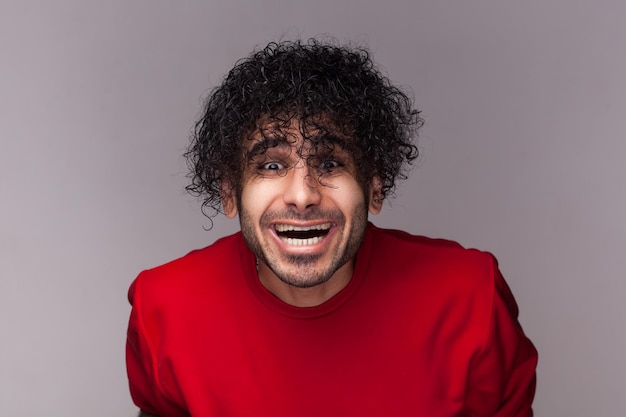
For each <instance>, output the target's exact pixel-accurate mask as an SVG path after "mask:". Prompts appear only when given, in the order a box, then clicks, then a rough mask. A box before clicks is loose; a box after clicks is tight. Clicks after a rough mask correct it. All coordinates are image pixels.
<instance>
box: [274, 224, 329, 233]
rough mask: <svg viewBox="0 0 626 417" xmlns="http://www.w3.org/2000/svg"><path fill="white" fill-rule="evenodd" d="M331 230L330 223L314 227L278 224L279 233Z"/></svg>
mask: <svg viewBox="0 0 626 417" xmlns="http://www.w3.org/2000/svg"><path fill="white" fill-rule="evenodd" d="M327 229H330V223H322V224H316V225H313V226H294V225H291V224H277V225H276V231H277V232H291V231H294V232H306V231H309V230H327Z"/></svg>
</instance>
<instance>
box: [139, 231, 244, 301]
mask: <svg viewBox="0 0 626 417" xmlns="http://www.w3.org/2000/svg"><path fill="white" fill-rule="evenodd" d="M241 240H242V238H241V235H240V233H236V234H233V235H230V236H227V237H223V238H221V239H219V240H217V241H216V242H215V243H213V244H211V245H209V246H207V247H205V248H202V249H196V250H193V251H191V252H189V253H188V254H186V255H184V256H182V257H180V258H177V259H174V260H172V261H170V262H167V263H165V264H163V265H160V266H157V267H154V268H151V269H147V270H144V271H142V272H141V273H140V274H139V275H138V276H137V278H136V279H135V281H133V283H132V285H131V287H130V289H129V293H128V296H129V300H130V302H131V304H132V303H133V301H134V300H133V299H134V298H135V297H136V296H137V293H141V294H142V297H150V298H156V299H158V298H160V296H164V297H166V298H168V299H172V298H174V297H175V295H176V294H179V293H181V292H189V291H191V292H193V291H195V290H197V289H198V287H200V286H207V285H214V284H215V283H217V282H218V280H217V278H219V277H222V276H230V275H233V274H234V271H236V270H237V269H236V266H237V265H240V264H241V259H240V250H239V247H240V244H241Z"/></svg>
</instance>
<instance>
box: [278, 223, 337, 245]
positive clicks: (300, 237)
mask: <svg viewBox="0 0 626 417" xmlns="http://www.w3.org/2000/svg"><path fill="white" fill-rule="evenodd" d="M331 226H332V225H331V223H321V224H315V225H311V226H295V225H292V224H280V223H279V224H275V225H274V230H275V231H276V235H277V236H278V238H279V239H280V240H281V241H283V242H284V243H286V244H287V245H290V246H311V245H315V244H316V243H319V242H321V241H322V239H324V237H326V235H328V232H329V231H330V228H331Z"/></svg>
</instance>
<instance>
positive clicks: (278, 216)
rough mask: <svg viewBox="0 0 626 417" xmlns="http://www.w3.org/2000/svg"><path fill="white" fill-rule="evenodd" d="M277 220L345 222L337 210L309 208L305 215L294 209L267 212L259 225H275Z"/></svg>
mask: <svg viewBox="0 0 626 417" xmlns="http://www.w3.org/2000/svg"><path fill="white" fill-rule="evenodd" d="M277 220H293V221H301V222H306V221H314V220H332V221H335V222H337V223H343V222H344V221H345V216H344V214H343V213H342V212H341V210H338V209H319V208H311V210H310V211H309V210H307V211H306V212H305V213H302V212H300V211H298V210H296V209H293V210H291V209H285V210H276V211H268V212H266V213H264V214H263V216H261V224H263V225H268V224H271V223H275V222H276V221H277Z"/></svg>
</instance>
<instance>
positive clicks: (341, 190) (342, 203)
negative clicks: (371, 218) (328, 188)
mask: <svg viewBox="0 0 626 417" xmlns="http://www.w3.org/2000/svg"><path fill="white" fill-rule="evenodd" d="M332 191H333V200H334V201H335V203H336V204H337V206H339V207H340V208H341V210H342V211H344V212H352V211H354V210H355V209H356V208H357V207H362V206H363V205H364V204H365V201H366V194H365V191H364V190H363V187H362V186H361V185H360V184H359V183H358V182H356V180H354V179H349V178H346V179H345V180H343V181H341V183H336V184H335V187H333V188H332Z"/></svg>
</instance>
